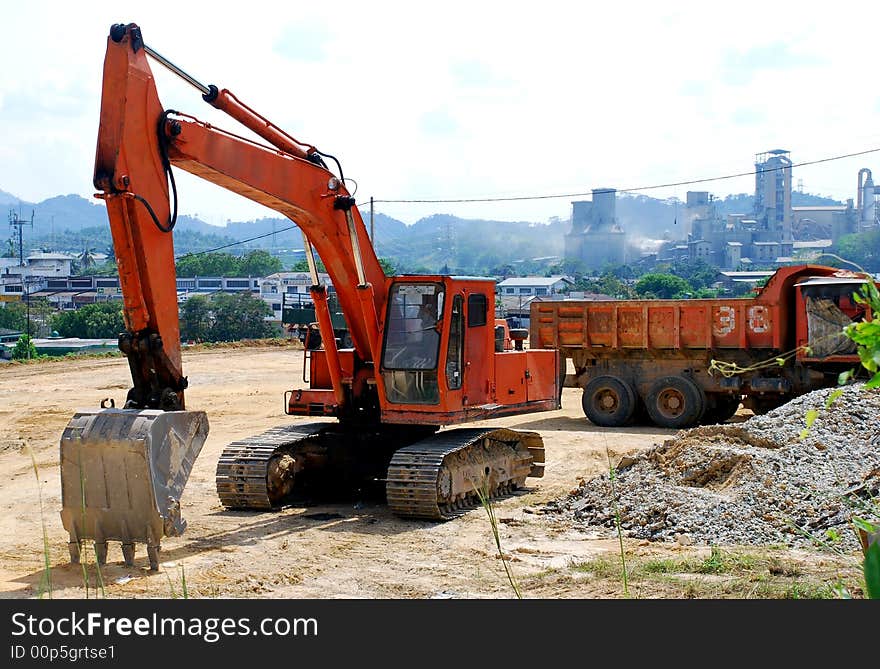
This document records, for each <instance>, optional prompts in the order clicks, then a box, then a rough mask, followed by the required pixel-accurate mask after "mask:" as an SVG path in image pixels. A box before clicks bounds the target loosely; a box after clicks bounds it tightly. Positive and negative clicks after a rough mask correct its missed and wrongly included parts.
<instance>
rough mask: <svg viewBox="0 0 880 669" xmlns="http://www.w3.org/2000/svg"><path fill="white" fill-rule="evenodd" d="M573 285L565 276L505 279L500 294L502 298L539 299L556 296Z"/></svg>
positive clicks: (500, 284) (500, 287)
mask: <svg viewBox="0 0 880 669" xmlns="http://www.w3.org/2000/svg"><path fill="white" fill-rule="evenodd" d="M573 285H574V281H572V280H571V279H569V278H568V277H565V276H524V277H515V278H510V279H505V280H504V281H502V282H501V283H499V284H498V292H499V294H500V295H501V296H502V297H509V296H532V297H538V296H544V295H556V294H558V293H561V292H562V291H564V290H565V289H566V288H567V287H570V286H573Z"/></svg>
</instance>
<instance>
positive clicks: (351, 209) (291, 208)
mask: <svg viewBox="0 0 880 669" xmlns="http://www.w3.org/2000/svg"><path fill="white" fill-rule="evenodd" d="M148 55H150V56H152V57H153V58H154V59H156V60H158V62H160V63H161V64H162V65H164V66H166V67H168V68H169V69H171V70H172V71H174V72H175V73H176V74H179V75H181V76H182V77H183V78H185V79H186V80H187V81H188V82H189V83H191V84H193V85H195V86H196V87H197V88H199V90H200V91H201V92H202V97H203V99H204V100H205V101H206V102H208V103H210V104H211V105H212V106H214V107H216V108H217V109H220V110H222V111H224V112H226V113H227V114H228V115H229V116H231V117H232V118H234V119H235V120H237V121H239V122H240V123H242V124H243V125H244V126H245V127H246V128H248V129H249V130H251V131H252V132H253V133H255V134H256V135H257V136H258V137H259V138H260V139H261V140H263V141H264V142H266V143H267V144H264V143H261V142H259V141H253V140H250V139H246V138H244V137H241V136H239V135H236V134H233V133H230V132H226V131H223V130H220V129H218V128H215V127H213V126H211V125H209V124H207V123H204V122H201V121H199V120H198V119H196V118H195V117H193V116H190V115H188V114H183V113H180V112H175V111H173V110H165V109H164V108H163V106H162V104H161V102H160V100H159V96H158V93H157V91H156V85H155V82H154V79H153V74H152V71H151V69H150V64H149V62H148V60H147V56H148ZM328 157H329V156H328ZM330 158H332V157H330ZM172 166H176V167H179V168H181V169H184V170H186V171H188V172H190V173H192V174H195V175H197V176H199V177H201V178H203V179H206V180H207V181H210V182H212V183H215V184H217V185H219V186H222V187H223V188H226V189H227V190H230V191H232V192H235V193H238V194H240V195H242V196H244V197H247V198H249V199H251V200H253V201H254V202H258V203H260V204H263V205H265V206H267V207H270V208H272V209H274V210H276V211H278V212H280V213H282V214H284V215H285V216H287V217H288V218H289V219H290V220H292V221H293V222H295V223H296V224H297V225H298V226H299V227H300V229H301V230H302V232H303V238H304V242H305V246H306V251H307V259H308V261H309V266H310V270H311V274H312V283H313V285H312V286H311V288H310V292H311V295H312V298H313V300H314V302H315V309H316V315H317V318H318V321H319V325H320V328H321V335H322V339H323V341H324V342H325V353H326V359H327V363H328V371H329V374H330V378H331V381H332V391H313V392H314V393H316V394H315V397H317V398H320V399H321V400H322V401H323V400H325V399H327V398H328V396H329V401H327V402H326V404H327V405H328V406H330V407H331V408H332V410H333V411H335V412H337V413H338V412H341V411H342V410H343V409H344V407H345V405H346V402H348V401H350V399H349V398H350V397H351V394H349V393H346V392H345V389H344V386H343V383H344V379H343V371H342V364H341V363H340V360H339V354H338V351H337V350H336V345H335V339H334V336H333V326H332V323H331V320H330V312H329V308H328V306H327V288H326V286H322V285H321V284H320V281H319V275H318V272H317V264H316V261H315V256H314V253H315V252H317V253H318V255H319V256H320V258H321V259H322V260H323V262H324V264H325V266H326V268H327V271H328V273H329V275H330V277H331V279H332V281H333V283H334V285H335V286H336V291H337V296H338V300H339V304H340V306H341V307H342V309H343V311H344V313H345V315H346V320H347V323H348V326H349V329H350V332H351V338H352V341H353V343H354V347H355V353H356V356H357V358H358V360H359V367H360V368H361V369H364V370H368V371H369V370H370V368H371V367H372V365H373V361H374V360H377V359H378V357H379V354H380V335H379V331H380V330H379V314H381V313H382V309H383V307H384V299H385V294H386V285H385V284H386V277H385V274H384V272H383V271H382V268H381V265H380V264H379V261H378V259H377V258H376V255H375V253H374V251H373V248H372V245H371V244H370V240H369V237H368V235H367V232H366V228H365V227H364V225H363V221H362V220H361V218H360V215H359V213H358V211H357V207H356V206H355V204H354V198H353V197H352V196H351V195H350V193H349V192H348V191H347V189H346V187H345V183H344V179H343V178H342V174H341V168H340V175H339V177H337V176H336V175H334V174H333V173H332V172H330V171H329V170H328V169H327V167H326V164H325V163H324V160H323V154H321V153H320V152H319V151H318V150H317V149H315V148H314V147H312V146H309V145H305V144H302V143H300V142H298V141H297V140H296V139H294V138H293V137H291V136H290V135H288V134H287V133H285V132H284V131H282V130H281V129H280V128H278V127H277V126H275V125H274V124H273V123H271V122H270V121H268V120H267V119H266V118H264V117H263V116H261V115H260V114H258V113H257V112H255V111H254V110H252V109H250V108H249V107H247V105H245V104H244V103H242V102H241V101H240V100H239V99H238V98H236V97H235V96H234V95H233V94H232V93H230V92H229V91H228V90H225V89H224V90H220V89H218V88H217V87H216V86H204V85H202V84H200V83H198V82H197V81H196V80H195V79H193V78H192V77H190V76H189V75H187V74H185V73H184V72H182V71H181V70H180V69H179V68H177V67H176V66H174V65H173V64H172V63H170V61H168V60H167V59H165V58H164V57H162V56H161V55H160V54H158V53H156V52H155V51H153V50H152V49H150V47H148V46H147V45H146V44H145V43H144V41H143V38H142V35H141V31H140V28H139V27H138V26H137V25H135V24H128V25H121V24H118V25H114V26H113V27H112V28H111V30H110V35H109V37H108V40H107V51H106V55H105V59H104V78H103V91H102V98H101V119H100V125H99V129H98V141H97V149H96V155H95V172H94V185H95V187H96V188H97V189H98V190H99V191H100V192H99V193H98V194H97V197H99V198H101V199H103V200H104V202H105V203H106V206H107V215H108V218H109V220H110V229H111V232H112V236H113V245H114V251H115V254H116V260H117V264H118V268H119V278H120V287H121V290H122V294H123V315H124V322H125V328H126V330H125V332H123V333H121V334H120V336H119V347H120V349H121V351H122V352H123V353H124V354H125V355H126V357H127V359H128V362H129V368H130V371H131V378H132V387H131V389H130V390H129V392H128V396H127V398H126V401H125V405H124V408H123V409H116V408H106V409H103V410H101V411H97V410H96V411H82V412H80V413H78V414H77V415H76V416H75V417H74V418H73V420H71V422H70V423H69V424H68V427H67V429H66V430H65V431H64V434H63V436H62V439H61V475H62V476H61V477H62V513H61V515H62V521H63V523H64V526H65V529H67V530H68V532H69V534H70V554H71V559H72V560H73V561H74V562H75V561H77V560H78V559H79V551H80V545H81V542H82V541H83V540H84V539H93V540H94V541H95V550H96V554H97V556H98V559H99V561H103V560H104V559H106V553H107V548H106V547H107V541H108V540H114V541H120V542H121V543H122V546H123V553H124V557H125V560H126V562H127V563H129V564H131V562H132V560H133V556H134V545H135V543H136V542H142V543H146V544H147V550H148V554H149V558H150V564H151V566H152V567H153V568H157V566H158V551H159V546H160V540H161V538H162V537H163V536H166V535H169V536H174V535H178V534H180V533H182V532H183V530H184V528H185V523H184V521H183V519H182V518H181V516H180V497H181V495H182V493H183V489H184V486H185V485H186V481H187V479H188V477H189V473H190V471H191V469H192V466H193V464H194V462H195V459H196V457H197V456H198V453H199V451H200V450H201V447H202V445H203V444H204V441H205V439H206V438H207V433H208V421H207V417H206V415H205V413H204V412H202V411H186V410H185V399H184V390H185V389H186V387H187V379H186V377H185V376H184V375H183V370H182V366H181V348H180V329H179V320H178V302H177V286H176V277H175V262H174V260H175V257H174V242H173V233H172V231H173V229H174V226H175V223H176V219H177V190H176V186H175V183H174V175H173V172H172ZM373 286H376V287H378V290H374V289H373ZM348 382H349V383H350V382H351V381H350V380H349V381H348Z"/></svg>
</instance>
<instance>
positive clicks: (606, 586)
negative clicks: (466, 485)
mask: <svg viewBox="0 0 880 669" xmlns="http://www.w3.org/2000/svg"><path fill="white" fill-rule="evenodd" d="M184 365H185V371H186V374H187V375H188V377H189V381H190V387H189V390H187V405H188V407H189V408H192V409H204V410H206V411H207V413H208V417H209V421H210V425H211V431H210V434H209V437H208V440H207V442H206V444H205V446H204V448H203V450H202V453H201V455H200V456H199V459H198V461H197V462H196V465H195V468H194V470H193V474H192V476H191V478H190V482H189V484H188V486H187V489H186V493H185V494H184V497H183V500H182V508H183V515H184V517H185V518H186V519H187V521H188V523H189V526H188V528H187V531H186V533H185V534H184V535H183V536H182V537H178V538H166V539H165V540H164V541H163V545H162V552H161V557H160V559H161V561H162V567H161V569H160V571H159V572H158V573H156V572H150V571H149V570H148V568H147V565H146V555H145V553H144V547H143V546H138V550H139V552H138V555H137V558H136V562H135V566H134V567H133V568H127V567H125V566H124V564H123V562H122V554H121V550H120V547H119V545H118V544H111V546H110V554H109V557H108V564H107V565H105V566H104V567H103V568H102V569H101V570H100V572H99V571H98V570H97V569H96V568H95V566H94V559H93V556H87V561H88V563H89V564H88V566H87V568H86V570H85V574H84V570H83V568H82V567H81V566H73V565H70V564H69V558H68V553H67V543H66V542H67V535H66V533H65V532H64V529H63V527H62V525H61V519H60V516H59V511H60V508H61V484H60V474H59V467H58V444H59V439H60V436H61V433H62V431H63V429H64V427H65V425H66V424H67V421H68V420H69V419H70V418H71V416H72V415H73V412H74V410H75V409H77V408H94V407H97V405H98V404H99V402H100V400H101V399H102V398H104V397H114V398H115V399H116V401H117V403H120V404H121V402H122V400H123V398H124V396H125V391H126V389H127V388H128V386H129V372H128V367H127V363H126V361H125V359H123V358H105V359H81V360H73V361H65V362H55V363H44V364H29V365H3V366H0V481H3V483H2V484H0V510H2V513H0V596H2V597H35V596H37V595H39V594H40V592H41V591H42V590H45V589H46V586H45V584H43V585H41V581H44V575H45V564H44V561H45V558H44V549H43V528H44V526H45V534H46V537H47V543H48V564H49V566H50V571H51V587H52V596H54V597H78V598H82V597H87V596H88V597H94V596H106V597H114V598H126V597H174V596H183V595H184V594H185V595H186V596H189V597H271V598H430V597H443V598H448V597H468V598H483V597H493V598H494V597H513V596H514V590H513V587H512V586H511V584H510V582H509V581H508V579H507V577H506V576H505V572H504V569H503V563H502V561H501V560H500V559H499V558H498V553H497V549H496V547H495V544H494V540H493V536H492V531H491V526H490V524H489V522H488V518H487V515H486V513H485V511H484V510H483V509H475V510H473V511H470V512H468V513H467V514H465V515H464V516H463V517H461V518H458V519H456V520H454V521H452V522H447V523H439V524H438V523H430V522H414V521H402V520H400V519H397V518H395V517H394V516H392V515H391V514H390V513H389V512H388V510H387V509H386V508H385V507H384V506H383V505H381V504H379V503H377V502H376V501H370V502H366V503H358V504H352V503H350V502H349V503H345V504H337V505H321V506H317V507H315V506H313V507H309V508H288V509H285V510H282V511H280V512H275V513H257V512H230V511H226V510H224V509H223V508H222V507H221V506H220V504H219V501H218V499H217V495H216V492H215V490H214V470H215V467H216V463H217V458H218V456H219V453H220V451H221V450H222V448H223V447H224V446H225V445H226V444H227V443H229V442H230V441H233V440H236V439H240V438H242V437H245V436H248V435H252V434H256V433H259V432H261V431H263V430H265V429H267V428H270V427H273V426H275V425H279V424H284V423H285V422H289V421H294V420H298V419H294V418H290V417H288V416H285V415H284V414H283V411H282V397H283V393H284V391H285V390H287V389H289V388H293V387H297V386H299V385H302V380H301V379H302V352H301V351H299V350H293V349H288V348H251V349H217V350H207V351H188V352H186V353H185V355H184ZM304 420H308V419H304ZM486 424H490V425H499V426H507V427H513V428H521V429H527V430H536V431H538V432H540V433H541V435H542V436H543V438H544V442H545V446H546V449H547V467H546V475H545V477H544V478H543V479H529V480H528V489H527V490H526V491H524V492H521V493H519V494H517V495H515V496H511V497H508V498H506V499H503V500H500V501H498V502H497V503H496V506H495V510H496V514H497V517H498V518H499V520H500V524H499V526H500V534H501V537H500V538H501V543H502V548H503V550H504V552H505V553H507V554H508V564H509V565H510V567H511V569H512V571H513V574H514V576H515V579H516V581H517V583H518V587H519V589H520V591H521V592H522V594H523V596H525V597H535V598H563V597H565V598H571V597H575V598H585V597H622V596H625V594H626V593H628V594H630V595H634V596H641V597H729V596H732V597H749V596H758V597H777V596H783V597H786V596H787V597H791V596H794V597H797V596H814V597H815V596H834V594H835V592H836V591H835V590H833V587H834V586H835V584H836V585H839V586H843V587H846V588H847V589H848V591H849V592H851V593H853V592H854V593H855V594H856V595H858V572H857V569H856V566H857V563H856V561H855V560H854V559H851V556H850V557H847V556H844V557H843V558H841V557H833V556H830V555H828V554H826V553H819V552H816V553H812V552H803V551H800V552H794V551H791V550H788V549H785V548H783V547H767V548H766V550H758V551H757V552H756V551H755V550H754V549H752V550H748V551H744V550H741V549H738V548H736V547H730V548H725V549H724V552H719V551H718V550H717V549H715V550H712V551H710V548H709V547H693V546H688V547H684V546H678V545H670V544H648V543H647V542H636V541H632V540H626V541H625V542H624V543H625V549H626V555H627V561H628V569H629V571H630V579H629V582H628V584H627V586H626V587H624V584H623V579H622V578H621V572H620V552H619V544H618V540H617V538H616V536H609V535H607V533H603V534H601V535H600V534H591V533H587V532H584V531H581V530H576V529H572V526H571V524H570V523H569V522H566V521H564V520H562V519H559V518H555V517H553V516H548V515H543V514H538V513H534V511H535V510H538V509H540V506H541V504H542V503H543V502H546V501H548V500H550V499H553V498H555V497H558V496H560V495H563V494H565V493H567V492H568V491H569V490H571V489H572V488H574V487H575V486H576V485H577V482H578V478H582V477H592V476H595V475H597V474H600V473H602V472H603V471H607V468H608V455H607V454H606V453H608V454H610V457H611V460H612V461H613V462H614V463H616V462H617V461H618V460H619V458H620V456H621V455H623V454H626V453H630V452H633V451H638V450H644V449H647V448H650V447H651V446H652V445H653V444H655V443H658V442H659V441H661V440H662V439H663V438H665V437H667V436H668V435H670V434H671V431H669V430H662V429H659V428H648V427H633V428H622V429H604V430H603V429H601V428H597V427H594V426H592V425H591V424H590V423H589V422H588V421H587V420H586V419H585V418H584V417H583V413H582V411H581V407H580V391H578V390H576V389H566V390H565V391H564V392H563V408H562V409H561V410H559V411H554V412H550V413H545V414H531V415H525V416H518V417H512V418H505V419H498V420H493V421H486ZM31 453H33V456H34V459H35V460H36V464H37V470H38V472H39V481H40V485H39V486H38V485H37V479H36V478H35V472H34V467H33V464H32V460H31ZM88 558H91V559H88ZM706 565H708V567H707V566H706ZM98 581H100V583H98ZM86 586H88V588H87V587H86ZM96 588H97V589H96Z"/></svg>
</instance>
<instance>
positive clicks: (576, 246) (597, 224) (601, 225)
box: [565, 188, 626, 272]
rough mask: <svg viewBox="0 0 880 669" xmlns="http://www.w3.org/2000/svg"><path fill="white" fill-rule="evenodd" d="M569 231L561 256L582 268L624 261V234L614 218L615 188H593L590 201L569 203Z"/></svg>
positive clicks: (594, 269) (615, 210) (593, 269)
mask: <svg viewBox="0 0 880 669" xmlns="http://www.w3.org/2000/svg"><path fill="white" fill-rule="evenodd" d="M571 205H572V212H571V232H569V233H568V234H567V235H566V236H565V257H566V259H569V260H577V261H580V262H581V263H582V264H583V265H584V267H585V269H587V270H589V271H593V272H596V271H599V270H601V269H602V268H603V267H604V266H605V265H608V264H611V265H622V264H624V263H625V262H626V233H625V232H624V231H623V228H622V227H621V225H620V223H619V221H618V220H617V190H616V189H614V188H594V189H593V200H592V202H589V201H578V202H572V203H571Z"/></svg>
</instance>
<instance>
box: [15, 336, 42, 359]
mask: <svg viewBox="0 0 880 669" xmlns="http://www.w3.org/2000/svg"><path fill="white" fill-rule="evenodd" d="M37 357H38V354H37V349H36V347H35V346H34V342H33V341H32V340H31V338H30V337H29V336H28V335H26V334H23V335H21V337H19V338H18V341H17V342H15V346H14V347H13V348H12V359H13V360H34V359H35V358H37Z"/></svg>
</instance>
